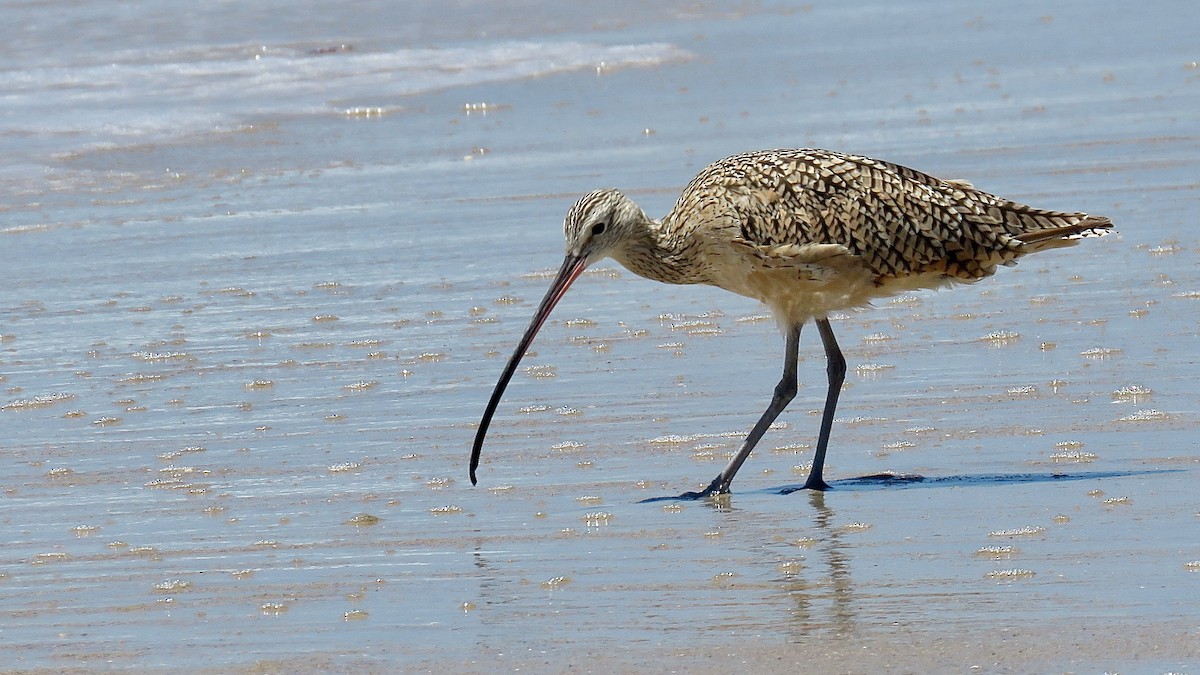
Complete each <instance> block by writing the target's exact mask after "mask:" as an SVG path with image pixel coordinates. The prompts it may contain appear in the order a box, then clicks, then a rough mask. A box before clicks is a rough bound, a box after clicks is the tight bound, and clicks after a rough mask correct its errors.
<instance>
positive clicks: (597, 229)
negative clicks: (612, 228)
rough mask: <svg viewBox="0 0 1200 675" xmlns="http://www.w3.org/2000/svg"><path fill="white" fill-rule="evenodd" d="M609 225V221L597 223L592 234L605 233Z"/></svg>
mask: <svg viewBox="0 0 1200 675" xmlns="http://www.w3.org/2000/svg"><path fill="white" fill-rule="evenodd" d="M606 227H608V223H596V224H595V225H593V226H592V236H593V237H595V236H598V235H601V234H604V228H606Z"/></svg>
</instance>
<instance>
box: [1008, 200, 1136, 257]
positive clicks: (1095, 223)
mask: <svg viewBox="0 0 1200 675" xmlns="http://www.w3.org/2000/svg"><path fill="white" fill-rule="evenodd" d="M1021 216H1022V217H1021V221H1022V225H1024V227H1023V230H1024V231H1022V232H1019V233H1017V234H1016V235H1014V237H1013V238H1014V239H1016V240H1017V241H1019V242H1021V243H1022V244H1025V245H1026V246H1028V247H1029V248H1030V249H1031V250H1032V251H1041V250H1045V249H1048V248H1058V247H1059V246H1072V245H1074V244H1075V243H1077V242H1078V241H1079V240H1080V239H1084V238H1087V237H1103V236H1104V235H1106V234H1108V233H1109V232H1111V231H1112V227H1113V224H1112V221H1111V220H1109V219H1108V218H1105V217H1104V216H1089V215H1087V214H1086V213H1059V212H1055V211H1039V210H1034V209H1030V210H1029V211H1027V212H1025V213H1022V214H1021Z"/></svg>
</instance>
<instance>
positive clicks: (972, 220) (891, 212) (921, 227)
mask: <svg viewBox="0 0 1200 675" xmlns="http://www.w3.org/2000/svg"><path fill="white" fill-rule="evenodd" d="M663 225H664V227H665V228H666V229H675V230H677V231H678V232H680V233H685V234H688V233H694V232H695V231H696V228H700V229H703V228H706V227H715V228H718V229H720V230H722V231H723V233H724V235H728V236H731V237H733V239H735V240H737V242H738V243H741V244H743V245H745V246H748V247H752V248H755V249H758V250H760V251H762V252H763V255H767V256H770V255H777V256H781V257H786V255H787V252H788V251H799V250H804V249H806V247H812V246H826V247H830V246H832V247H841V249H844V252H845V254H846V255H848V256H852V257H853V258H854V259H855V260H856V263H860V264H861V265H862V266H863V267H864V268H865V270H866V271H869V273H870V274H872V275H874V277H875V281H876V283H877V284H879V285H885V284H888V283H889V281H890V280H893V279H902V278H904V277H909V276H914V275H920V276H922V277H930V276H933V277H942V278H946V279H951V280H963V281H972V280H976V279H980V278H983V277H986V276H988V275H990V274H992V273H993V272H994V271H995V269H996V267H997V266H998V265H1006V264H1012V263H1013V262H1015V261H1016V259H1017V258H1019V257H1020V256H1022V255H1025V254H1027V253H1031V252H1034V251H1038V250H1041V249H1044V248H1051V247H1055V246H1062V245H1069V244H1071V243H1073V242H1074V240H1075V239H1077V238H1079V237H1084V236H1094V235H1100V234H1104V233H1105V231H1106V230H1108V229H1110V228H1111V227H1112V223H1111V222H1110V221H1109V220H1108V219H1107V218H1103V217H1099V216H1088V215H1087V214H1084V213H1065V212H1057V211H1045V210H1040V209H1034V208H1031V207H1029V206H1025V205H1024V204H1019V203H1017V202H1013V201H1010V200H1007V199H1003V198H1001V197H997V196H995V195H992V194H989V193H987V192H983V191H981V190H977V189H975V188H974V187H973V186H972V185H971V184H969V183H967V182H965V181H957V180H949V181H948V180H941V179H938V178H935V177H933V176H930V175H928V174H925V173H922V172H920V171H916V170H913V169H909V168H907V167H903V166H899V165H897V164H892V163H889V162H884V161H880V160H875V159H870V158H867V157H861V156H856V155H846V154H842V153H838V152H832V151H828V150H811V149H801V150H766V151H759V152H751V153H745V154H741V155H734V156H732V157H727V158H725V159H722V160H719V161H717V162H714V163H713V164H711V165H709V166H708V167H706V168H705V169H704V170H703V171H701V172H700V173H699V174H698V175H697V176H696V177H695V178H694V179H693V180H692V182H691V183H690V184H689V185H688V186H687V188H686V189H685V190H684V191H683V194H682V195H681V196H680V198H679V201H678V202H677V203H676V205H675V207H674V208H673V209H672V211H671V213H669V214H668V215H667V217H666V218H664V221H663ZM710 234H711V233H710ZM831 250H832V249H831Z"/></svg>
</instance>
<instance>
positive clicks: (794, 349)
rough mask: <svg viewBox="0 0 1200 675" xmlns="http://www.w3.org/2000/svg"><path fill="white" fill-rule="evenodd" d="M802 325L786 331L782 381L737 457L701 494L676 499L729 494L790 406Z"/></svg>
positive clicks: (691, 493)
mask: <svg viewBox="0 0 1200 675" xmlns="http://www.w3.org/2000/svg"><path fill="white" fill-rule="evenodd" d="M803 325H804V324H800V323H798V324H796V325H794V326H792V327H791V329H789V330H788V333H787V345H786V346H785V347H784V353H783V378H782V379H780V380H779V384H777V385H775V395H774V396H772V397H771V404H770V405H768V406H767V409H766V411H765V412H763V414H762V417H760V418H758V423H757V424H755V425H754V428H753V429H751V430H750V435H749V436H746V440H745V442H744V443H742V448H741V449H740V450H738V454H737V456H736V457H734V458H733V459H732V460H731V461H730V462H729V464H728V465H727V466H726V467H725V469H724V470H723V471H721V474H720V475H719V476H717V477H716V478H715V479H713V482H712V483H710V484H709V486H708V487H707V488H705V489H704V490H703V491H701V492H685V493H684V494H682V495H679V496H680V497H681V498H691V499H695V498H699V497H709V496H712V495H716V494H723V493H726V492H729V484H730V483H732V482H733V477H734V476H735V475H737V472H738V469H740V468H742V464H743V463H744V462H745V461H746V458H747V457H749V456H750V451H752V450H754V446H755V445H757V444H758V440H759V439H760V438H762V437H763V434H765V433H767V429H768V428H770V426H771V424H772V423H773V422H774V421H775V418H776V417H779V413H781V412H783V409H784V408H786V407H787V405H788V403H791V401H792V399H793V398H795V397H796V389H797V381H796V361H797V360H798V359H799V354H800V328H801V327H802V326H803Z"/></svg>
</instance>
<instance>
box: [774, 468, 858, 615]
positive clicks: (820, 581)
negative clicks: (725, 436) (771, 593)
mask: <svg viewBox="0 0 1200 675" xmlns="http://www.w3.org/2000/svg"><path fill="white" fill-rule="evenodd" d="M808 502H809V504H810V505H811V506H812V522H813V525H814V526H815V528H816V530H817V532H818V536H817V537H816V539H817V541H816V543H815V544H813V546H812V548H811V549H810V550H813V551H815V552H816V553H817V556H816V557H817V558H819V563H820V564H819V566H818V567H817V571H816V572H814V573H813V574H816V575H817V578H816V579H813V578H809V577H808V576H807V575H803V574H802V575H793V576H789V577H787V578H786V579H784V581H783V584H782V588H783V589H784V591H785V592H786V593H787V595H788V597H789V598H790V599H791V600H792V602H793V604H794V606H793V607H792V609H791V621H790V626H791V627H792V630H794V631H795V632H796V634H797V637H804V636H808V635H812V634H814V633H820V632H825V631H829V630H832V631H834V632H837V633H843V632H847V631H849V630H850V629H852V628H853V627H854V590H853V583H852V581H851V578H850V563H849V555H847V552H846V548H847V545H846V544H845V542H843V541H842V535H843V532H842V531H841V530H839V529H838V528H836V527H834V526H833V520H834V515H835V514H834V512H833V509H832V508H830V507H829V506H827V505H826V503H825V493H824V492H821V491H816V490H812V491H809V493H808ZM806 569H807V568H806ZM822 605H828V608H829V609H828V611H827V612H823V611H822V610H821V607H822Z"/></svg>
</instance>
